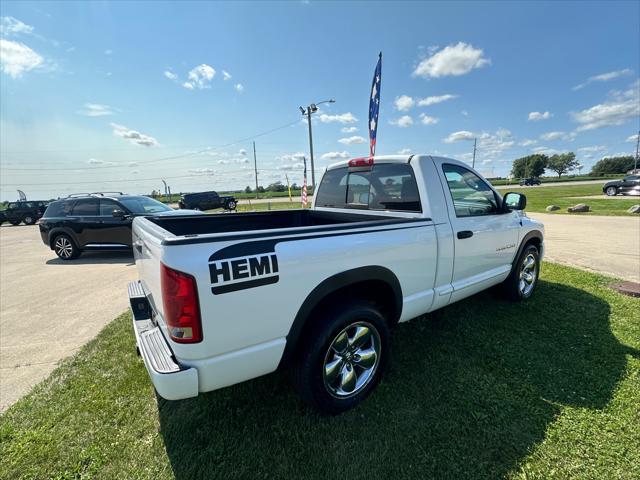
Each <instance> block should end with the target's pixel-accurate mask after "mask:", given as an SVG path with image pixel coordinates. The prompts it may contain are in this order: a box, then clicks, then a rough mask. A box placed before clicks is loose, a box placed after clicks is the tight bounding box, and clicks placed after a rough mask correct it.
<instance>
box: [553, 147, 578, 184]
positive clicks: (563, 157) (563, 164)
mask: <svg viewBox="0 0 640 480" xmlns="http://www.w3.org/2000/svg"><path fill="white" fill-rule="evenodd" d="M577 166H578V161H577V160H576V154H575V153H573V152H567V153H561V154H559V155H553V156H551V158H550V159H549V161H548V162H547V168H548V169H549V170H552V171H554V172H556V173H557V174H558V178H560V177H561V176H562V174H563V173H567V172H570V171H571V170H573V169H575V168H577Z"/></svg>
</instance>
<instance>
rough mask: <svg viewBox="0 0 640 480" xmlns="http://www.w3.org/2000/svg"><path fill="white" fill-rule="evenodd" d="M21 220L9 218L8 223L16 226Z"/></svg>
mask: <svg viewBox="0 0 640 480" xmlns="http://www.w3.org/2000/svg"><path fill="white" fill-rule="evenodd" d="M21 221H22V220H9V223H10V224H11V225H13V226H14V227H17V226H18V225H20V222H21Z"/></svg>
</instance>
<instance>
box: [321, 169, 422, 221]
mask: <svg viewBox="0 0 640 480" xmlns="http://www.w3.org/2000/svg"><path fill="white" fill-rule="evenodd" d="M316 207H332V208H359V209H366V210H394V211H404V212H421V211H422V206H421V204H420V195H419V194H418V184H417V183H416V178H415V176H414V174H413V169H412V168H411V167H410V166H409V165H407V164H398V163H381V164H377V165H374V166H373V167H372V168H371V170H367V171H357V170H354V171H349V168H348V167H342V168H336V169H334V170H329V171H328V172H327V173H325V175H324V177H323V178H322V182H321V183H320V186H319V187H318V199H317V200H316Z"/></svg>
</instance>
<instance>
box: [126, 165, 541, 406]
mask: <svg viewBox="0 0 640 480" xmlns="http://www.w3.org/2000/svg"><path fill="white" fill-rule="evenodd" d="M525 204H526V198H525V197H524V196H523V195H521V194H519V193H507V194H506V195H505V196H504V197H501V196H500V194H499V193H498V192H497V191H496V190H494V189H493V188H492V187H491V185H490V184H489V183H488V182H487V181H486V180H485V179H484V178H483V177H482V176H481V175H480V174H479V173H477V172H475V171H474V170H473V169H471V168H469V166H467V165H466V164H464V163H462V162H458V161H456V160H451V159H448V158H438V157H432V156H429V155H413V156H389V157H375V158H373V159H372V158H362V159H354V160H350V161H345V162H340V163H336V164H334V165H331V166H330V167H328V168H327V170H326V172H325V173H324V175H323V177H322V181H321V183H320V184H319V187H318V189H317V194H316V195H315V198H314V204H313V208H312V209H310V210H284V211H269V212H261V213H241V214H227V215H203V216H182V217H161V216H157V217H138V218H135V220H134V222H133V245H134V254H135V259H136V266H137V269H138V273H139V277H140V280H139V281H136V282H133V283H131V284H130V285H129V297H130V301H131V308H132V312H133V328H134V331H135V335H136V342H137V347H138V350H139V352H140V355H141V356H142V359H143V360H144V364H145V366H146V368H147V371H148V372H149V376H150V377H151V380H152V382H153V384H154V386H155V388H156V390H157V391H158V393H159V394H160V395H161V396H162V397H164V398H166V399H169V400H177V399H182V398H188V397H194V396H196V395H198V393H199V392H208V391H211V390H216V389H218V388H222V387H226V386H228V385H232V384H235V383H238V382H242V381H244V380H249V379H251V378H255V377H258V376H260V375H264V374H267V373H270V372H273V371H275V370H276V369H278V368H288V369H290V370H291V372H292V378H293V383H294V385H295V386H296V388H297V390H298V391H299V392H300V394H301V396H302V397H303V398H304V400H306V401H307V402H308V403H309V404H311V405H312V406H314V407H315V408H317V409H318V410H320V411H322V412H325V413H331V414H335V413H339V412H342V411H344V410H347V409H349V408H351V407H353V406H354V405H356V404H357V403H359V402H361V401H362V400H363V399H364V398H365V397H366V396H367V395H368V394H369V393H370V392H371V391H372V390H373V389H374V388H375V387H376V385H377V384H378V382H379V381H380V378H381V376H382V374H383V372H384V370H385V368H386V367H387V365H388V363H389V360H390V350H389V347H390V338H391V332H392V330H393V327H394V326H395V325H396V324H397V323H398V322H404V321H407V320H410V319H412V318H415V317H417V316H419V315H422V314H424V313H427V312H431V311H434V310H437V309H439V308H442V307H445V306H447V305H449V304H451V303H453V302H457V301H458V300H462V299H463V298H466V297H468V296H470V295H473V294H475V293H477V292H480V291H481V290H484V289H487V288H489V287H492V286H494V285H498V284H502V285H503V287H504V290H505V292H506V293H507V295H508V296H509V297H511V298H512V299H515V300H525V299H527V298H529V297H530V296H531V295H532V293H533V291H534V289H535V287H536V284H537V280H538V274H539V272H540V260H541V258H542V255H543V231H544V228H543V225H542V224H540V223H539V222H536V221H534V220H532V219H530V218H528V217H527V216H526V215H525V214H524V213H523V211H522V210H523V209H524V207H525Z"/></svg>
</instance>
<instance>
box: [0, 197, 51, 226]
mask: <svg viewBox="0 0 640 480" xmlns="http://www.w3.org/2000/svg"><path fill="white" fill-rule="evenodd" d="M46 209H47V202H44V201H42V200H32V201H28V202H23V201H21V202H11V203H9V205H7V209H6V210H3V211H0V225H2V224H3V223H4V222H9V223H10V224H11V225H20V223H21V222H24V224H25V225H33V224H34V223H36V222H37V221H38V219H39V218H40V217H42V214H43V213H44V211H45V210H46Z"/></svg>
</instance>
